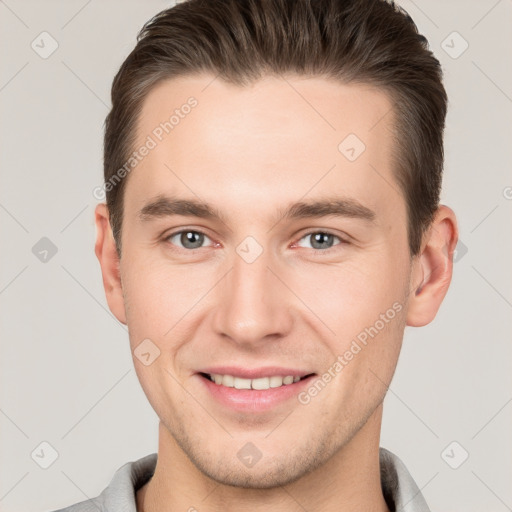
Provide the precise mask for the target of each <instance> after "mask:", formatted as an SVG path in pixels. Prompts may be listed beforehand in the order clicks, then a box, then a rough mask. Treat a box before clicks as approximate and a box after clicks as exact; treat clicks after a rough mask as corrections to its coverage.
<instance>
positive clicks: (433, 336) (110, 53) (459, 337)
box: [0, 0, 512, 512]
mask: <svg viewBox="0 0 512 512" xmlns="http://www.w3.org/2000/svg"><path fill="white" fill-rule="evenodd" d="M400 3H401V5H403V6H404V7H405V8H406V9H407V10H408V12H409V13H410V15H411V16H412V17H413V19H414V20H415V22H416V23H417V25H418V27H419V29H420V31H421V32H422V33H424V34H425V35H426V36H427V38H428V39H429V41H430V44H431V47H432V48H433V50H434V52H435V53H436V55H437V57H438V58H439V59H440V60H441V62H442V65H443V68H444V72H445V85H446V88H447V91H448V95H449V98H450V108H449V114H448V120H447V122H448V126H447V132H446V165H445V179H444V192H443V196H442V202H443V203H445V204H448V205H450V206H451V207H452V208H453V209H454V210H455V212H456V213H457V215H458V219H459V227H460V238H461V241H462V242H463V244H464V245H465V247H467V253H465V254H464V250H463V249H462V250H461V249H460V248H459V252H458V261H457V263H456V265H455V268H454V277H453V281H452V285H451V288H450V290H449V292H448V295H447V297H446V299H445V302H444V304H443V305H442V307H441V310H440V312H439V314H438V316H437V318H436V320H435V321H434V323H432V324H431V325H429V326H427V327H424V328H419V329H415V328H407V330H406V337H405V342H404V347H403V351H402V354H401V357H400V361H399V364H398V368H397V371H396V374H395V377H394V380H393V382H392V384H391V387H390V389H389V392H388V395H387V397H386V400H385V408H384V410H385V413H384V423H383V430H382V439H381V445H382V446H384V447H386V448H388V449H390V450H391V451H393V452H395V453H396V454H397V455H398V456H399V457H401V458H402V460H403V461H404V462H405V464H406V466H407V467H408V469H409V470H410V472H411V473H412V475H413V477H414V478H415V480H416V482H417V483H418V485H419V487H420V488H421V489H422V492H423V493H424V495H425V497H426V499H427V501H428V503H429V505H430V506H431V508H432V510H437V511H443V510H451V511H465V512H471V511H482V510H485V511H506V510H511V507H512V488H511V485H510V482H511V477H512V458H511V456H510V454H511V449H512V446H511V445H512V442H511V437H510V431H511V423H512V421H511V420H512V403H511V401H512V386H511V369H512V368H511V367H512V357H511V356H512V354H511V352H512V350H511V344H510V333H511V317H512V315H511V308H512V291H511V266H510V262H511V261H512V258H511V252H512V251H511V241H510V240H511V237H510V234H511V232H512V231H511V218H512V217H511V210H512V200H511V199H510V198H511V197H512V189H511V188H510V187H512V175H511V173H510V166H511V163H512V151H511V147H512V143H511V141H512V139H511V135H512V72H511V66H510V62H512V61H511V57H512V30H511V15H512V2H511V0H500V1H496V0H485V1H484V0H482V1H476V0H474V1H462V0H459V1H449V2H447V1H441V0H436V1H432V0H430V1H427V0H415V1H414V2H412V1H411V0H403V1H402V2H400ZM169 5H170V3H169V2H164V1H158V0H152V1H144V2H143V1H138V2H135V1H112V0H109V1H101V2H100V1H99V0H92V1H86V0H76V1H75V0H73V1H70V0H68V1H63V0H59V1H56V0H55V1H46V2H42V1H37V2H36V1H15V0H6V1H0V16H1V18H0V20H1V21H0V23H1V38H2V63H1V76H0V102H1V113H0V120H1V125H0V126H1V133H0V136H1V141H2V152H1V173H2V175H1V192H0V223H1V234H0V236H1V241H2V245H1V247H2V251H1V257H2V261H1V265H0V307H1V312H2V316H1V359H0V364H1V396H0V429H1V446H0V450H1V457H2V463H1V469H0V509H1V510H2V511H9V512H11V511H18V510H20V511H21V510H34V511H45V510H52V509H56V508H59V507H63V506H66V505H70V504H72V503H76V502H78V501H82V500H84V499H86V498H87V497H93V496H97V495H98V494H99V493H100V492H101V491H102V490H103V489H104V488H105V487H106V485H107V484H108V483H109V481H110V479H111V478H112V475H113V473H114V472H115V470H116V469H117V468H119V467H120V466H121V465H122V464H124V463H125V462H127V461H130V460H135V459H137V458H139V457H142V456H143V455H146V454H148V453H152V452H154V451H156V449H157V416H156V414H155V413H154V412H153V410H152V408H151V407H150V405H149V404H148V402H147V400H146V397H145V395H144V394H143V392H142V389H141V388H140V385H139V382H138V380H137V378H136V375H135V371H134V369H133V363H132V359H131V355H130V350H129V342H128V334H127V330H126V327H125V326H123V325H121V324H120V323H119V322H118V321H117V320H115V318H114V317H113V316H112V315H111V314H110V312H109V310H108V307H107V304H106V300H105V295H104V290H103V286H102V281H101V274H100V268H99V264H98V262H97V260H96V257H95V255H94V241H95V226H94V223H93V211H94V206H95V204H96V202H97V201H96V200H95V199H94V197H93V195H92V190H93V188H94V187H96V186H98V185H101V183H102V136H103V122H104V118H105V116H106V114H107V112H108V109H109V106H110V86H111V81H112V79H113V77H114V74H115V72H116V71H117V69H118V67H119V65H120V64H121V62H122V61H123V59H124V58H125V57H126V56H127V54H128V53H129V51H130V50H131V49H132V47H133V45H134V44H135V36H136V33H137V31H138V30H139V28H140V27H141V26H142V24H143V23H144V22H145V21H146V20H148V19H149V18H150V17H151V16H152V15H154V14H156V13H157V12H158V11H160V10H162V9H164V8H165V7H167V6H169ZM43 31H47V32H49V33H50V34H51V36H52V37H53V38H54V39H55V40H56V41H57V42H58V45H59V47H58V49H57V50H56V51H55V52H54V53H53V54H52V55H51V56H50V57H49V58H47V59H43V58H41V57H40V56H39V55H38V54H37V53H36V52H35V51H34V50H33V49H32V48H31V42H32V41H33V40H34V39H36V38H37V37H38V36H39V34H40V33H41V32H43ZM453 31H457V32H458V33H459V34H460V35H461V36H462V37H463V38H464V40H466V41H467V42H468V43H469V47H468V49H467V50H466V51H465V52H464V53H462V55H460V56H459V57H458V58H452V57H451V56H449V55H448V53H447V52H446V51H445V49H443V47H444V48H446V50H447V51H449V52H452V54H454V53H458V52H459V51H460V50H461V49H462V46H461V45H462V44H463V41H462V40H460V39H457V36H453V35H451V34H452V32H453ZM447 37H448V39H447ZM454 37H455V39H454ZM443 41H445V43H443ZM36 42H37V39H36ZM450 47H452V48H450ZM46 48H48V46H46ZM42 237H48V238H49V239H50V240H51V241H52V242H53V243H54V244H55V245H56V247H57V249H58V252H57V253H56V254H55V255H54V256H53V257H51V258H50V259H49V261H47V262H46V263H43V262H41V261H40V260H39V259H38V258H37V257H36V256H35V255H34V254H33V252H32V247H33V246H34V245H35V244H36V243H37V242H38V241H39V240H40V239H41V238H42ZM43 441H46V442H47V443H50V445H51V446H52V447H53V448H54V449H55V450H56V451H57V452H58V458H57V460H56V461H55V462H54V463H53V464H52V465H51V466H50V467H49V468H48V469H42V468H41V467H40V466H39V465H38V464H37V463H36V462H35V461H34V460H33V458H32V456H31V454H32V453H34V451H35V453H36V454H37V453H41V446H40V443H42V442H43ZM453 441H456V442H457V443H459V445H460V446H459V445H456V446H455V448H454V450H453V452H452V451H451V449H449V450H448V457H447V455H446V452H444V450H445V448H446V447H447V446H448V445H449V444H450V443H452V442H453ZM463 450H466V451H467V452H468V453H469V458H468V459H467V460H466V461H465V462H464V463H463V464H462V465H461V466H460V467H459V468H458V469H452V468H451V467H449V465H448V464H447V462H446V461H447V460H448V459H450V462H451V463H452V465H453V464H454V461H455V462H457V460H460V458H461V457H462V455H463V453H464V452H463ZM43 452H44V453H45V457H47V456H48V454H49V453H50V450H49V449H48V448H44V445H43ZM442 453H445V455H444V457H443V456H442ZM450 456H451V457H450ZM34 458H36V459H37V457H36V456H34ZM43 458H44V457H43ZM41 461H42V458H40V459H39V462H41ZM203 508H204V509H206V508H207V503H206V502H205V505H204V507H203Z"/></svg>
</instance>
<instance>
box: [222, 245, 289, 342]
mask: <svg viewBox="0 0 512 512" xmlns="http://www.w3.org/2000/svg"><path fill="white" fill-rule="evenodd" d="M241 254H243V253H241ZM232 263H233V265H232V268H231V270H230V272H228V273H227V275H226V276H225V277H224V279H222V281H221V282H220V283H219V285H218V286H217V287H216V297H215V300H216V310H215V316H214V329H215V331H216V333H217V334H218V335H220V336H224V337H228V338H229V339H230V340H231V341H232V342H234V343H237V344H239V345H241V346H242V345H243V346H245V347H246V348H251V347H252V348H257V347H258V346H259V345H261V344H265V343H268V342H269V341H276V340H278V339H280V338H283V337H285V336H287V335H288V334H289V333H290V331H291V328H292V325H293V316H292V315H293V308H292V299H293V294H292V293H291V291H290V290H289V289H288V288H287V287H286V285H285V284H284V283H283V281H286V279H283V277H284V276H281V275H279V270H278V269H279V267H278V265H277V264H276V262H275V260H273V258H272V255H271V254H270V253H269V252H268V251H265V250H263V252H262V253H261V254H260V255H259V256H258V257H257V258H256V259H255V260H254V261H252V262H250V260H247V259H245V258H244V257H243V256H240V254H238V253H236V252H235V254H234V257H233V258H232Z"/></svg>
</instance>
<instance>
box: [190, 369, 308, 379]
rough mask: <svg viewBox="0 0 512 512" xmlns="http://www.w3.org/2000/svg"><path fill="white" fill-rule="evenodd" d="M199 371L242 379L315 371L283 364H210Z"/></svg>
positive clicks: (302, 374)
mask: <svg viewBox="0 0 512 512" xmlns="http://www.w3.org/2000/svg"><path fill="white" fill-rule="evenodd" d="M197 373H209V374H210V375H213V374H216V375H232V376H233V377H240V378H242V379H259V378H262V377H272V376H274V375H281V376H282V377H287V376H289V375H291V376H293V377H301V378H302V377H305V376H306V375H309V374H311V373H313V372H308V371H304V370H301V369H298V368H285V367H283V366H263V367H261V368H247V367H243V368H242V367H240V366H210V367H208V368H203V369H202V370H199V371H198V372H197Z"/></svg>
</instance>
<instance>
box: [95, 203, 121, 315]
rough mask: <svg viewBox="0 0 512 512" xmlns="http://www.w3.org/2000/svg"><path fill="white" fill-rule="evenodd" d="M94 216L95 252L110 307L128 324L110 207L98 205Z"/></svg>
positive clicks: (103, 204) (102, 204)
mask: <svg viewBox="0 0 512 512" xmlns="http://www.w3.org/2000/svg"><path fill="white" fill-rule="evenodd" d="M94 217H95V223H96V245H95V247H94V252H95V253H96V257H97V258H98V260H99V262H100V266H101V273H102V276H103V287H104V288H105V295H106V297H107V303H108V307H109V308H110V311H112V313H113V314H114V315H115V317H116V318H117V319H118V320H119V321H120V322H121V323H123V324H126V311H125V305H124V297H123V288H122V283H121V272H120V266H119V263H120V261H119V257H118V255H117V250H116V244H115V241H114V235H113V234H112V228H111V227H110V221H109V212H108V208H107V205H106V204H105V203H100V204H98V205H96V209H95V211H94Z"/></svg>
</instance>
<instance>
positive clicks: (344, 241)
mask: <svg viewBox="0 0 512 512" xmlns="http://www.w3.org/2000/svg"><path fill="white" fill-rule="evenodd" d="M184 232H194V233H198V234H201V235H204V236H205V237H207V238H209V239H210V240H211V241H212V242H213V243H212V244H211V245H209V246H206V247H212V246H215V244H216V243H217V242H215V241H214V240H213V239H212V238H211V237H210V236H209V235H208V234H207V233H205V232H204V231H202V230H201V229H195V228H187V227H185V228H183V227H181V228H180V229H178V230H176V231H171V232H170V233H164V235H162V240H163V241H164V242H166V243H169V244H170V245H173V246H175V247H176V249H177V250H181V251H186V252H188V253H190V252H195V251H199V250H201V249H206V247H197V248H196V249H186V248H183V247H179V246H176V245H175V244H171V242H169V239H170V238H172V237H174V236H176V235H179V234H181V233H184ZM316 233H323V234H325V235H331V236H333V237H335V238H338V240H340V243H339V244H336V245H334V246H333V247H329V248H328V249H318V250H315V249H311V250H312V251H313V252H316V253H320V254H321V253H327V252H330V251H333V250H335V249H336V247H337V246H338V245H344V244H349V243H350V241H349V237H348V236H346V235H345V236H341V235H339V234H336V233H333V232H332V231H330V230H329V229H322V228H316V229H310V230H309V231H306V232H304V233H302V234H301V235H300V237H299V238H298V239H297V241H296V242H293V244H292V247H297V246H298V245H297V244H298V242H300V241H301V240H302V239H303V238H306V237H307V236H309V235H313V234H316ZM299 247H300V246H299ZM306 249H307V247H306Z"/></svg>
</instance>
